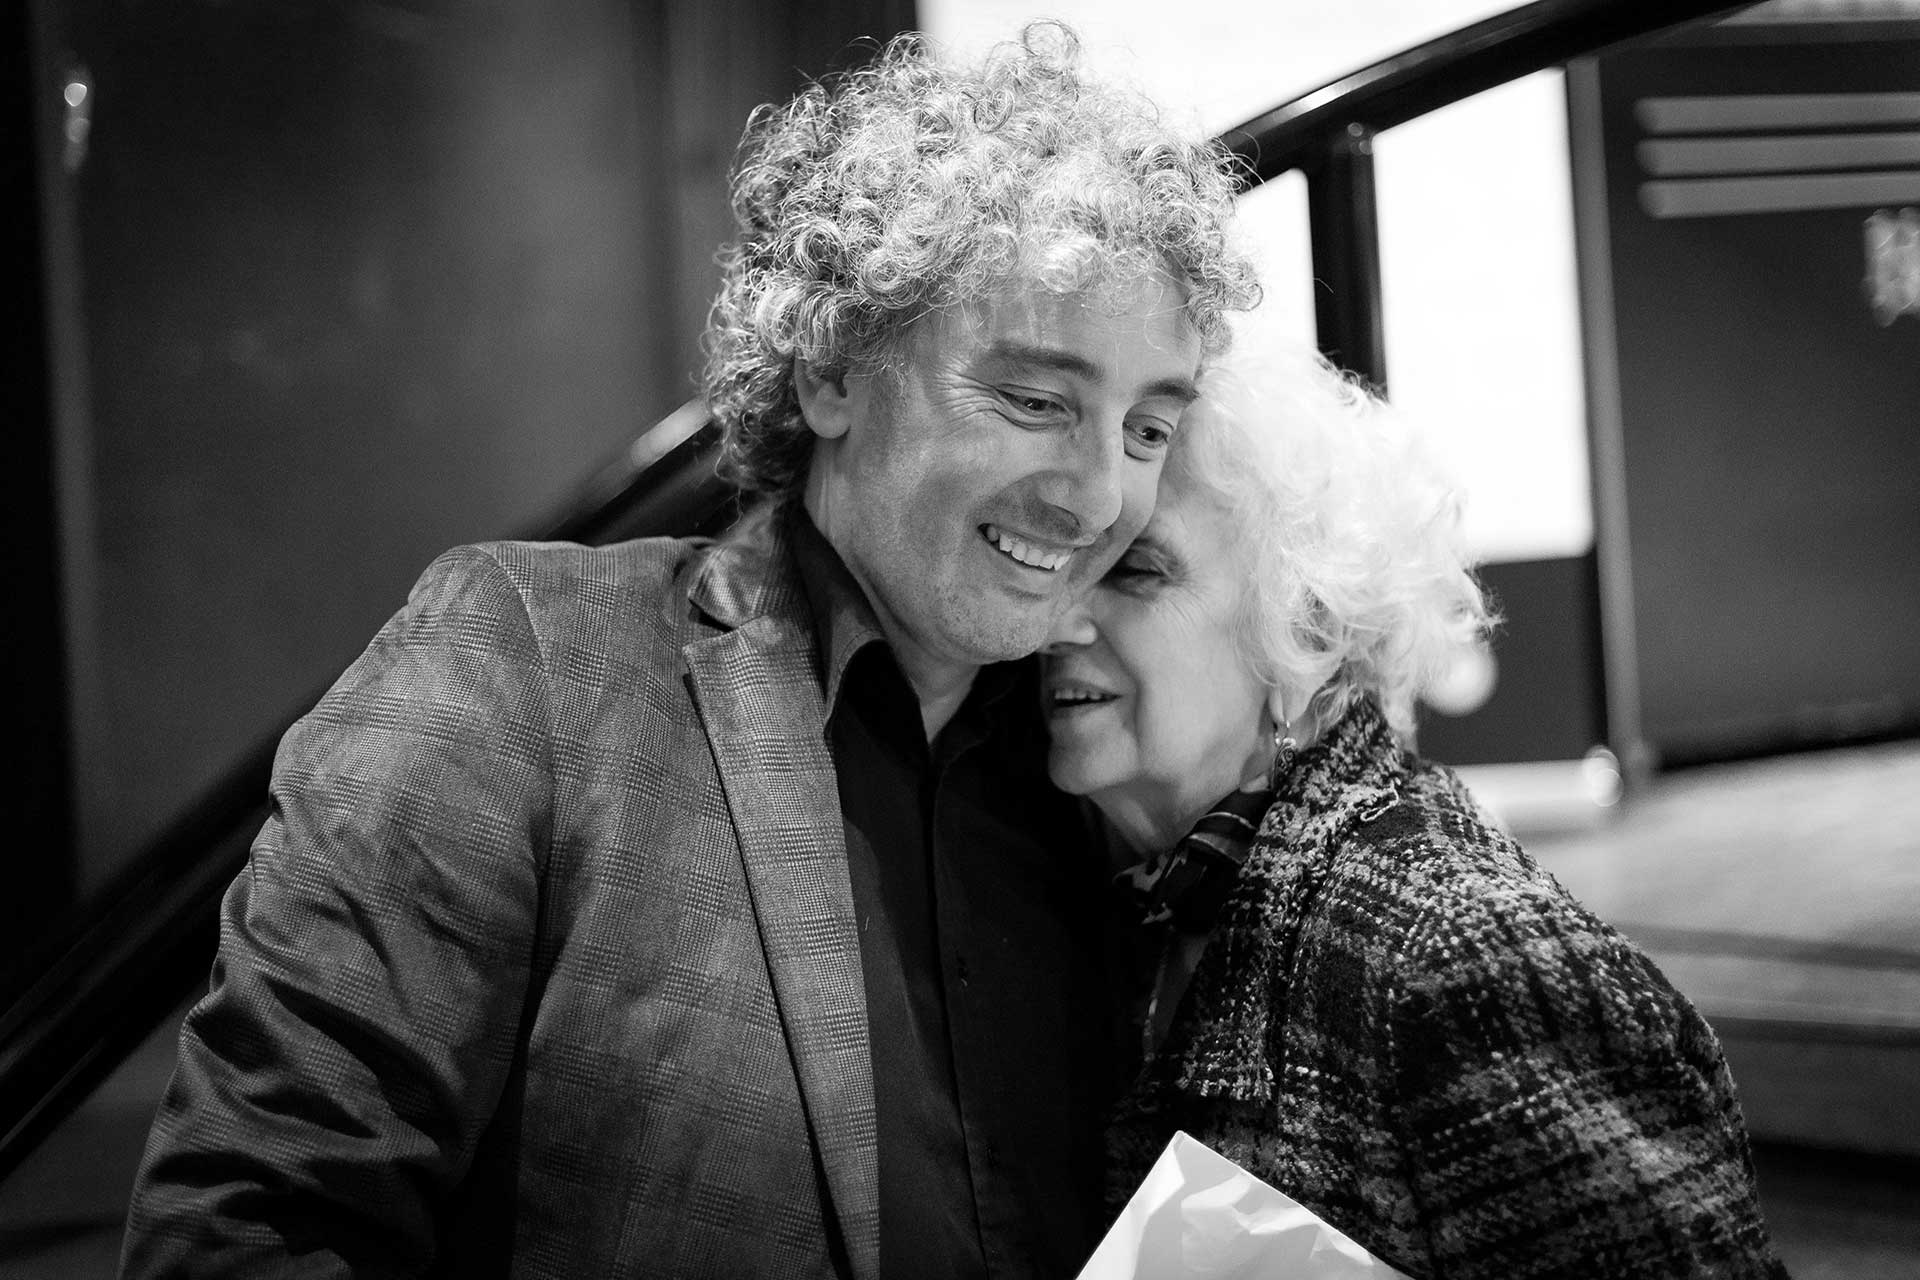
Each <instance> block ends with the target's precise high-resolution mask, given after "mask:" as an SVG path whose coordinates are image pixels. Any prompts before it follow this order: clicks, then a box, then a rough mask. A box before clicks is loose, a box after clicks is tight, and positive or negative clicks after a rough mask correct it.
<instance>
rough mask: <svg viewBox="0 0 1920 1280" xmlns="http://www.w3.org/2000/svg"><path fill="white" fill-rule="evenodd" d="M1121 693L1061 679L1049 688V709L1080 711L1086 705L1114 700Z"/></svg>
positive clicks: (1102, 703)
mask: <svg viewBox="0 0 1920 1280" xmlns="http://www.w3.org/2000/svg"><path fill="white" fill-rule="evenodd" d="M1119 696H1120V695H1119V694H1117V693H1108V692H1107V691H1106V690H1105V689H1100V688H1096V687H1095V686H1093V685H1090V684H1080V683H1078V682H1077V681H1071V680H1067V681H1061V682H1060V683H1059V684H1055V685H1051V686H1049V687H1048V689H1047V711H1048V712H1049V714H1052V713H1065V712H1069V711H1078V710H1081V709H1083V708H1086V707H1098V706H1102V705H1104V704H1105V703H1109V702H1112V701H1114V700H1115V699H1116V698H1118V697H1119Z"/></svg>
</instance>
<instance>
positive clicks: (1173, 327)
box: [917, 280, 1200, 403]
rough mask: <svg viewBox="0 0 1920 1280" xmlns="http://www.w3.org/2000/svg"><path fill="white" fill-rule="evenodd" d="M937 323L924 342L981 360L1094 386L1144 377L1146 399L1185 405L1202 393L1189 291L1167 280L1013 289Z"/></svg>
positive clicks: (926, 330) (928, 326) (925, 329)
mask: <svg viewBox="0 0 1920 1280" xmlns="http://www.w3.org/2000/svg"><path fill="white" fill-rule="evenodd" d="M930 320H931V323H923V325H922V326H921V329H922V333H921V334H920V335H917V336H919V337H920V338H921V339H922V340H923V341H926V342H931V343H940V342H942V341H945V342H949V343H951V342H955V341H956V340H957V341H958V342H959V343H960V344H961V345H962V346H964V347H965V348H966V350H967V352H968V355H969V356H970V357H971V358H972V359H973V360H975V361H979V362H987V363H998V364H1002V365H1007V366H1018V367H1026V368H1036V369H1047V370H1054V371H1057V372H1060V373H1065V374H1069V375H1072V376H1075V377H1080V378H1085V379H1088V380H1094V381H1107V380H1114V381H1126V380H1130V379H1137V380H1138V381H1139V382H1140V383H1141V389H1142V391H1143V393H1146V394H1155V395H1168V396H1171V397H1173V398H1175V399H1178V400H1179V401H1181V402H1182V403H1186V402H1189V401H1191V400H1192V399H1194V398H1195V396H1196V394H1197V392H1196V390H1195V386H1194V379H1195V375H1196V373H1197V371H1198V367H1199V350H1200V343H1199V337H1198V334H1197V332H1196V331H1195V329H1194V326H1193V322H1192V318H1191V316H1190V315H1189V314H1188V312H1187V309H1186V306H1185V291H1184V290H1183V289H1179V288H1177V287H1175V286H1173V285H1171V284H1170V283H1168V282H1166V281H1164V280H1153V281H1141V282H1136V283H1134V284H1131V285H1125V286H1121V285H1114V286H1108V287H1105V288H1101V289H1095V290H1082V291H1078V292H1071V293H1060V292H1054V291H1052V290H1048V289H1044V288H1038V287H1031V288H1024V289H1021V288H1014V289H1008V290H1003V291H1001V292H999V293H997V294H995V295H993V296H991V297H988V298H984V299H980V300H978V301H973V302H968V303H963V304H960V305H957V306H954V307H951V308H949V309H947V310H946V311H943V312H941V313H939V314H938V315H937V316H934V317H930ZM1143 362H1144V363H1143Z"/></svg>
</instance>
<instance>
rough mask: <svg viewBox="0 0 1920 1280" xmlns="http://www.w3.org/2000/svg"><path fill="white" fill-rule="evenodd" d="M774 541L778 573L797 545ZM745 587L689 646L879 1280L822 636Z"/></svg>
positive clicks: (828, 1132) (866, 1076) (826, 1152)
mask: <svg viewBox="0 0 1920 1280" xmlns="http://www.w3.org/2000/svg"><path fill="white" fill-rule="evenodd" d="M776 542H777V540H776ZM772 551H773V552H774V557H773V566H772V568H771V570H770V572H771V573H773V574H774V575H776V576H777V575H778V574H779V572H780V570H781V569H782V568H785V567H786V565H785V558H784V556H783V555H782V554H780V553H781V552H783V551H784V548H782V547H779V546H777V545H776V546H775V547H773V548H772ZM763 567H764V566H763ZM718 576H720V577H725V576H728V575H726V574H721V575H718ZM763 585H764V584H763ZM737 586H738V584H737V583H735V584H732V585H731V586H730V585H729V584H727V583H725V582H719V583H717V584H716V583H715V582H713V581H709V582H707V583H705V584H704V585H703V587H702V588H700V589H698V591H697V595H698V596H700V597H701V599H700V600H699V603H701V604H702V606H703V607H706V608H708V609H709V611H710V612H713V613H714V614H715V616H717V617H719V618H720V620H721V621H722V622H723V623H726V622H735V623H737V624H738V625H737V626H736V627H735V629H733V630H730V631H726V632H722V633H721V634H718V635H714V636H711V637H708V638H706V639H703V640H697V641H695V642H693V643H692V644H689V645H687V646H686V647H685V649H684V650H683V652H684V654H685V656H686V660H687V668H688V671H689V673H690V674H691V677H692V681H693V689H694V696H695V699H696V701H697V702H698V704H699V708H700V715H701V718H702V720H703V721H704V723H705V726H706V732H707V737H708V739H709V741H710V742H711V743H712V746H713V752H714V757H715V759H716V760H717V761H718V762H719V768H720V778H721V784H722V786H723V787H724V788H725V790H726V795H727V805H728V808H729V809H730V810H731V811H732V813H733V819H734V827H735V829H736V831H737V832H738V833H739V837H740V850H741V854H742V857H743V859H744V860H745V863H746V871H747V883H748V888H749V892H750V893H751V895H752V899H753V911H754V915H755V917H756V919H757V921H758V923H759V927H760V934H761V939H762V942H763V943H764V945H765V947H766V952H767V960H768V964H769V966H770V967H771V969H772V974H773V988H774V998H775V999H776V1000H777V1001H778V1003H779V1007H780V1016H781V1020H782V1022H783V1023H784V1024H785V1027H786V1032H787V1037H788V1041H789V1043H790V1044H791V1045H792V1048H793V1058H794V1063H795V1066H796V1069H797V1071H798V1073H799V1077H800V1091H801V1096H802V1100H803V1103H804V1105H805V1107H806V1112H807V1121H808V1124H809V1126H810V1127H811V1128H812V1131H813V1135H814V1141H815V1142H816V1144H817V1145H818V1147H819V1150H820V1158H821V1163H822V1166H823V1167H824V1169H825V1171H826V1179H827V1185H828V1190H829V1193H830V1195H831V1196H832V1199H833V1206H834V1212H835V1215H836V1217H837V1218H838V1220H839V1224H840V1231H841V1237H842V1239H843V1240H845V1241H846V1245H847V1253H848V1257H849V1261H850V1262H851V1263H852V1265H853V1270H854V1274H855V1275H856V1276H860V1277H864V1278H866V1280H875V1278H876V1277H877V1275H878V1271H879V1261H880V1253H879V1251H880V1200H879V1154H878V1150H879V1149H878V1137H877V1131H876V1129H875V1125H874V1102H873V1068H872V1054H871V1049H870V1046H869V1043H868V1038H867V1007H866V989H865V983H864V981H863V979H862V977H861V970H860V946H859V937H858V933H857V932H856V927H855V922H854V911H853V888H852V885H851V883H850V881H849V879H848V873H847V856H846V840H845V828H844V825H843V819H842V817H841V813H840V796H839V789H838V784H837V783H836V781H835V778H834V772H833V760H832V757H831V755H830V754H829V752H828V749H827V740H826V733H825V717H826V707H825V701H824V696H823V694H822V693H821V690H820V678H819V674H818V670H817V666H816V659H815V651H814V645H813V643H812V640H813V636H812V631H811V627H810V624H809V623H808V622H807V621H806V620H805V618H804V616H803V615H802V613H801V612H799V611H797V610H796V609H794V608H792V607H783V606H790V605H792V604H793V603H794V602H793V601H791V600H789V599H786V598H785V597H786V595H787V594H788V593H785V592H780V591H774V592H771V593H762V594H761V596H760V598H759V599H758V600H757V601H750V600H749V597H750V596H751V595H752V593H747V594H746V595H742V594H740V593H739V592H738V590H737ZM748 603H757V604H759V605H761V606H766V605H768V604H769V603H771V604H773V605H774V609H773V611H772V612H770V613H762V614H760V615H759V616H755V617H749V618H746V619H744V620H742V619H740V618H739V617H738V616H737V613H738V611H740V610H741V608H742V607H743V606H745V605H747V604H748ZM716 606H718V607H716ZM728 614H734V615H735V616H734V617H732V618H729V617H727V616H726V615H728Z"/></svg>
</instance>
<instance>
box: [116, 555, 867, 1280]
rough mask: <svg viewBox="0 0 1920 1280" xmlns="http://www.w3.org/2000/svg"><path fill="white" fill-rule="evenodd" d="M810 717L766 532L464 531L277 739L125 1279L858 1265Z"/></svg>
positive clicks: (850, 1102) (854, 1070)
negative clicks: (586, 539)
mask: <svg viewBox="0 0 1920 1280" xmlns="http://www.w3.org/2000/svg"><path fill="white" fill-rule="evenodd" d="M823 715H824V707H823V702H822V697H821V692H820V688H819V675H818V668H817V665H816V659H815V654H814V649H813V633H812V627H811V624H810V622H809V620H808V615H807V612H806V603H805V599H804V597H803V595H802V594H801V592H800V590H799V586H798V580H797V578H796V577H795V575H794V571H793V567H792V563H791V559H790V556H789V555H788V552H787V549H786V546H785V543H784V535H783V534H782V533H781V532H780V529H779V526H778V523H777V522H773V521H765V520H762V521H757V522H752V523H751V524H750V527H749V528H748V529H747V530H746V531H745V532H744V533H743V534H742V535H741V536H740V537H738V538H734V539H729V541H728V542H726V543H723V544H720V545H718V546H706V545H703V544H699V543H689V542H678V541H669V540H651V541H645V542H638V543H628V544H624V545H621V546H616V547H612V548H607V549H602V550H588V549H585V548H581V547H576V546H564V545H532V544H497V545H489V546H484V547H477V548H463V549H459V550H456V551H453V552H449V553H448V554H447V555H446V556H443V557H442V558H441V559H440V560H439V561H437V562H436V563H435V564H434V565H433V567H432V568H431V569H429V570H428V571H427V573H426V575H425V576H424V577H423V578H422V579H421V580H420V582H419V584H418V585H417V586H416V587H415V589H414V591H413V593H412V596H411V598H410V599H409V601H408V603H407V606H406V608H405V609H403V610H402V611H401V612H400V613H399V614H398V615H397V616H396V617H394V618H393V620H392V621H391V622H389V623H388V624H387V626H386V627H385V628H384V629H383V630H382V631H381V632H380V634H379V635H378V636H377V637H376V638H375V639H374V641H373V643H372V644H371V646H370V647H369V648H368V649H367V651H366V653H365V654H364V655H363V656H362V657H361V658H360V659H359V660H358V661H357V662H356V663H355V664H354V665H353V666H352V668H350V669H349V670H348V671H347V673H346V674H345V675H344V676H343V677H342V678H341V679H340V681H339V682H338V684H336V685H335V686H334V688H333V689H332V690H331V691H330V692H329V693H328V694H327V695H326V696H325V698H324V699H323V700H322V701H321V702H320V704H319V705H318V706H317V707H316V708H315V709H314V710H313V712H312V713H311V714H309V715H308V716H307V717H306V718H305V719H303V720H302V721H301V722H300V723H299V724H298V725H297V726H296V727H295V728H294V729H293V730H292V731H291V732H289V734H288V735H287V737H286V739H285V740H284V741H283V742H282V744H281V747H280V752H279V756H278V760H277V763H276V766H275V770H274V779H273V810H272V816H271V819H270V820H269V822H268V823H267V825H266V827H265V829H264V830H263V831H262V832H261V833H260V836H259V838H258V840H257V841H256V842H255V844H254V846H253V850H252V854H251V857H250V859H249V862H248V865H247V867H246V870H245V871H244V872H243V873H242V874H241V875H240V876H239V878H238V879H236V880H235V882H234V884H233V886H232V888H231V889H230V890H229V892H228V894H227V897H226V901H225V904H224V908H223V912H222V919H221V933H220V952H219V958H218V960H217V962H216V964H215V966H214V972H213V980H212V985H211V991H210V993H209V994H208V995H207V996H206V998H205V999H204V1000H202V1001H201V1002H200V1003H199V1004H198V1005H197V1006H196V1007H195V1008H194V1010H193V1011H192V1013H191V1014H190V1015H189V1017H188V1019H187V1022H186V1026H185V1028H184V1030H183V1032H182V1036H181V1042H180V1060H179V1066H178V1069H177V1071H176V1073H175V1076H174V1078H173V1081H172V1083H171V1085H170V1086H169V1088H168V1091H167V1094H166V1097H165V1100H164V1102H163V1104H162V1107H161V1110H160V1114H159V1118H158V1120H157V1121H156V1123H155V1125H154V1129H153V1133H152V1135H151V1138H150V1140H149V1143H148V1148H147V1153H146V1157H145V1160H144V1162H143V1165H142V1168H141V1171H140V1175H139V1180H138V1185H137V1188H136V1191H135V1195H134V1201H133V1206H132V1210H131V1214H130V1218H129V1224H128V1237H127V1243H126V1248H125V1252H124V1256H123V1274H124V1275H127V1276H139V1277H147V1276H184V1275H193V1276H246V1277H257V1276H346V1275H356V1276H369V1275H400V1274H407V1275H416V1274H440V1275H449V1276H461V1277H466V1276H484V1275H507V1274H511V1275H514V1276H528V1277H555V1278H556V1280H558V1278H561V1277H565V1278H566V1280H574V1278H576V1277H584V1276H648V1277H694V1276H702V1277H704V1276H729V1277H730V1276H748V1275H778V1276H803V1277H804V1276H828V1275H856V1276H863V1277H872V1276H873V1275H874V1271H875V1269H876V1267H877V1258H878V1253H877V1249H878V1221H879V1217H878V1207H877V1196H876V1186H875V1180H876V1178H877V1165H876V1161H877V1156H876V1148H875V1136H874V1123H873V1089H872V1081H871V1076H870V1068H869V1065H868V1062H869V1054H868V1046H867V1028H866V1017H865V1011H864V995H863V991H862V980H861V971H860V956H859V948H858V943H857V940H856V937H855V934H854V925H853V908H852V899H851V890H850V888H849V886H848V881H847V872H846V858H845V852H844V841H843V835H842V830H841V818H840V812H839V804H838V798H837V793H836V790H835V786H834V780H833V774H832V763H831V761H830V759H829V758H828V754H827V747H826V741H825V737H824V722H823Z"/></svg>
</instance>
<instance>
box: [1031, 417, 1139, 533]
mask: <svg viewBox="0 0 1920 1280" xmlns="http://www.w3.org/2000/svg"><path fill="white" fill-rule="evenodd" d="M1060 449H1061V454H1062V456H1061V457H1060V459H1059V462H1058V466H1057V470H1056V471H1055V475H1054V481H1053V484H1052V485H1051V486H1050V488H1049V491H1048V494H1047V496H1048V498H1049V499H1050V500H1051V501H1052V502H1053V503H1054V505H1056V506H1058V507H1060V508H1061V509H1062V510H1064V511H1067V512H1068V513H1070V514H1071V515H1073V516H1074V517H1075V518H1076V519H1077V520H1079V522H1080V525H1081V527H1082V528H1083V529H1084V530H1085V531H1086V532H1088V533H1099V532H1101V531H1103V530H1106V529H1110V528H1112V527H1113V523H1114V521H1116V520H1118V519H1119V518H1120V508H1121V506H1122V505H1123V500H1124V497H1125V494H1124V492H1123V490H1122V487H1121V479H1122V468H1123V467H1124V466H1125V465H1126V455H1127V442H1126V428H1125V425H1124V424H1121V423H1103V422H1095V421H1090V420H1088V421H1082V422H1080V423H1077V424H1076V425H1075V426H1074V428H1073V429H1072V430H1070V431H1067V432H1065V433H1063V434H1062V437H1061V445H1060Z"/></svg>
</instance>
